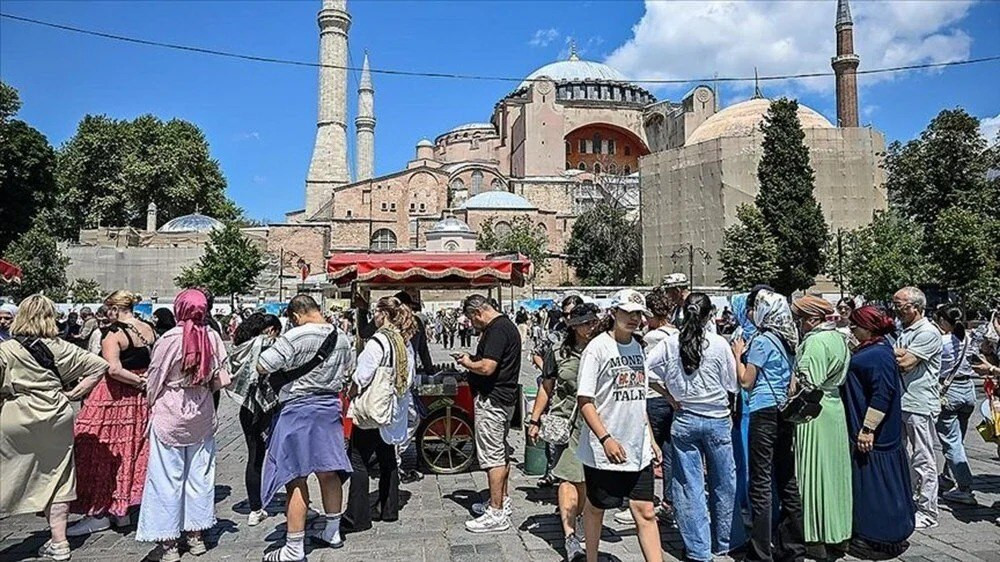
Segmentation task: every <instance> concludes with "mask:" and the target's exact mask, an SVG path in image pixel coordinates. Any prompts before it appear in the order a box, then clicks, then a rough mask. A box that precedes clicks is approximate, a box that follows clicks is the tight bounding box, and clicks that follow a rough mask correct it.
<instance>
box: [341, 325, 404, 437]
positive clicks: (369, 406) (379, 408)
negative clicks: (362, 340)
mask: <svg viewBox="0 0 1000 562" xmlns="http://www.w3.org/2000/svg"><path fill="white" fill-rule="evenodd" d="M379 336H381V337H382V338H388V336H386V335H384V334H375V336H373V337H372V339H373V340H374V341H375V343H377V344H378V345H379V347H381V348H382V362H381V363H380V364H379V366H378V367H376V368H375V375H374V376H373V377H372V380H371V382H370V383H368V385H367V386H365V387H364V388H362V389H360V391H359V393H358V395H357V396H355V397H354V400H352V401H351V405H350V407H349V408H348V409H347V416H348V417H349V418H351V419H352V420H354V425H356V426H358V427H360V428H361V429H377V428H379V427H383V426H387V425H389V423H390V422H391V421H392V414H393V411H394V410H395V409H396V403H397V401H398V398H399V397H398V396H397V395H396V384H395V382H396V381H395V379H396V369H395V366H396V360H395V352H394V351H393V349H394V348H393V346H392V344H391V342H388V341H387V342H386V343H385V344H383V343H382V339H381V338H380V337H379Z"/></svg>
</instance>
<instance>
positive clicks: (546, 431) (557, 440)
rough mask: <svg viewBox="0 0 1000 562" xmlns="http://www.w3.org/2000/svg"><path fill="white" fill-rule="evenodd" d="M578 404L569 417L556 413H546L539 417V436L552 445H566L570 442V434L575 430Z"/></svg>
mask: <svg viewBox="0 0 1000 562" xmlns="http://www.w3.org/2000/svg"><path fill="white" fill-rule="evenodd" d="M576 409H577V406H573V413H571V414H570V415H569V418H564V417H562V416H557V415H555V414H545V415H543V416H542V417H541V418H540V419H539V423H541V426H542V427H541V428H540V429H539V430H538V437H539V438H541V439H542V441H545V442H546V443H549V444H551V445H565V444H566V443H569V434H570V431H572V430H573V422H574V420H576V411H577V410H576Z"/></svg>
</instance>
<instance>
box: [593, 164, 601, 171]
mask: <svg viewBox="0 0 1000 562" xmlns="http://www.w3.org/2000/svg"><path fill="white" fill-rule="evenodd" d="M594 173H595V174H599V173H601V163H600V162H594Z"/></svg>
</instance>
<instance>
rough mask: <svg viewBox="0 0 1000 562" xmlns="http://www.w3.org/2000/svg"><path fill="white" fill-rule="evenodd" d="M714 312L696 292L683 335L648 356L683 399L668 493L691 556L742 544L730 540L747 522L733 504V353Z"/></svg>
mask: <svg viewBox="0 0 1000 562" xmlns="http://www.w3.org/2000/svg"><path fill="white" fill-rule="evenodd" d="M711 319H712V301H711V300H709V298H708V296H707V295H705V294H704V293H691V294H690V295H688V297H687V298H686V299H685V300H684V322H683V324H682V325H681V330H680V334H673V335H670V336H668V337H667V339H666V340H665V341H663V342H662V343H660V344H659V345H657V346H656V347H655V348H653V350H652V351H650V352H649V353H648V356H647V359H646V372H647V373H649V376H650V377H652V379H653V380H660V381H662V382H663V383H664V386H665V387H666V388H667V391H668V392H669V393H670V396H671V397H672V399H673V400H674V401H676V402H677V403H678V404H679V405H680V409H679V410H677V412H676V413H675V414H674V421H673V425H672V426H671V430H670V442H671V445H672V449H673V451H672V453H673V475H672V481H671V492H672V494H673V499H674V507H675V509H676V510H677V525H678V527H680V531H681V537H682V538H683V539H684V547H685V551H686V554H687V558H688V559H689V560H712V557H713V555H719V556H722V555H725V554H726V553H728V552H729V551H730V550H732V549H734V548H737V547H739V546H741V545H740V544H730V539H731V537H732V536H733V534H732V531H733V526H734V524H735V525H742V524H743V523H742V516H741V515H740V513H739V511H734V509H733V503H734V500H735V497H736V465H735V462H734V458H733V440H732V422H731V421H730V410H729V402H730V399H729V396H730V394H735V393H736V392H737V391H738V390H739V384H738V383H737V381H736V358H735V357H734V356H733V353H732V351H730V349H729V343H728V342H727V341H726V340H725V338H723V337H722V336H719V335H716V334H715V333H712V332H710V331H709V330H708V329H707V324H708V322H709V321H711ZM666 477H667V475H664V478H666ZM706 478H707V486H706ZM706 487H707V488H708V498H707V501H706V495H705V490H706ZM737 536H742V533H739V534H738V535H737Z"/></svg>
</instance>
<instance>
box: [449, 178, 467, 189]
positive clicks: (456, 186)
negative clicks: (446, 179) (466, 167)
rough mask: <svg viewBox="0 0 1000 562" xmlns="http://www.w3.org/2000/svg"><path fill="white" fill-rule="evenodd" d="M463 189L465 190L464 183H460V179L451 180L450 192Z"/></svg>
mask: <svg viewBox="0 0 1000 562" xmlns="http://www.w3.org/2000/svg"><path fill="white" fill-rule="evenodd" d="M463 189H465V182H464V181H462V178H455V179H453V180H451V190H452V191H462V190H463Z"/></svg>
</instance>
